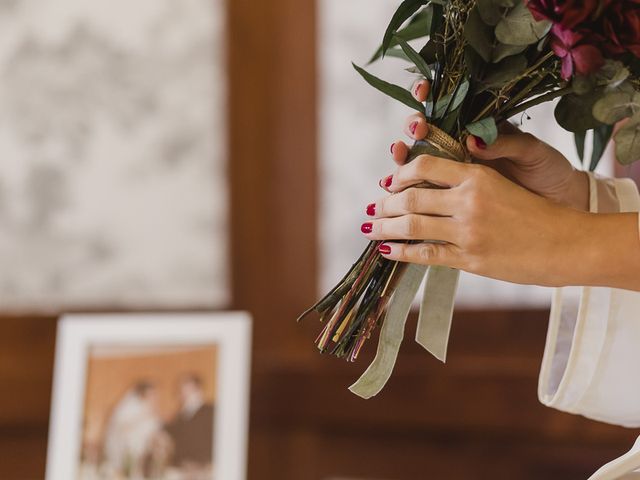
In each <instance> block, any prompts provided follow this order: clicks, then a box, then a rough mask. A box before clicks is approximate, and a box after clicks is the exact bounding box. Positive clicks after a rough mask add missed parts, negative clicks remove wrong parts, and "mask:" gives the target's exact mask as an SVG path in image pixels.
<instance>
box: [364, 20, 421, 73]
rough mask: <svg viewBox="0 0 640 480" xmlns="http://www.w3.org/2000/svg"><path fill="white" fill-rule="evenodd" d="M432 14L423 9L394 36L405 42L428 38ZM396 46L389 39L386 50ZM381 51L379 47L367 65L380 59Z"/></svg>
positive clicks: (392, 38) (394, 42)
mask: <svg viewBox="0 0 640 480" xmlns="http://www.w3.org/2000/svg"><path fill="white" fill-rule="evenodd" d="M432 13H433V12H432V9H431V8H425V9H423V10H422V11H420V13H418V14H417V15H416V16H415V17H413V18H412V19H411V22H410V23H409V25H407V26H406V27H405V28H403V29H401V30H398V31H397V32H396V35H397V36H399V37H401V38H403V39H405V40H406V41H410V40H415V39H417V38H422V37H426V36H428V35H429V28H430V26H431V19H432ZM396 45H397V42H396V41H395V40H394V37H391V42H390V44H389V46H388V47H387V48H391V47H394V46H396ZM382 51H383V50H382V46H380V47H379V48H378V50H376V53H374V54H373V57H371V60H369V64H371V63H373V62H375V61H376V60H378V59H380V58H381V57H382Z"/></svg>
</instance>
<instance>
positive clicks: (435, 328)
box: [349, 126, 469, 399]
mask: <svg viewBox="0 0 640 480" xmlns="http://www.w3.org/2000/svg"><path fill="white" fill-rule="evenodd" d="M423 153H429V154H432V155H438V156H441V157H444V158H449V159H452V160H457V161H459V162H468V161H469V155H468V153H467V151H466V150H465V149H464V147H463V146H462V144H461V143H460V142H458V141H456V140H455V139H453V138H452V137H451V136H449V135H448V134H447V133H445V132H443V131H442V130H440V129H439V128H436V127H434V126H430V128H429V133H428V134H427V137H426V138H425V139H424V142H417V143H416V145H414V147H413V149H412V158H413V157H415V156H417V155H419V154H423ZM426 185H429V184H428V183H427V184H426ZM431 187H433V185H431ZM427 188H429V187H427ZM427 268H428V269H429V272H428V274H427V281H426V282H425V286H424V293H423V295H422V302H421V304H420V316H419V318H418V326H417V329H416V342H418V343H419V344H420V345H422V347H424V348H425V349H426V350H427V351H428V352H429V353H431V354H432V355H433V356H435V357H436V358H437V359H438V360H440V361H441V362H445V361H446V359H447V347H448V345H449V334H450V332H451V320H452V318H453V307H454V300H455V296H456V290H457V288H458V280H459V278H460V272H459V271H458V270H454V269H452V268H448V267H440V266H432V267H425V266H421V265H410V266H409V268H408V269H407V271H406V272H405V273H404V276H403V277H402V279H401V280H400V282H399V283H398V287H397V289H396V291H395V293H394V294H393V298H392V299H391V303H390V304H389V309H388V310H387V315H386V316H385V319H384V324H383V326H382V329H381V330H380V338H379V340H378V350H377V352H376V356H375V358H374V359H373V362H372V363H371V365H369V368H367V370H366V371H365V372H364V373H363V374H362V376H361V377H360V378H359V379H358V381H357V382H356V383H354V384H353V385H351V387H349V390H351V392H353V393H355V394H356V395H358V396H360V397H362V398H365V399H368V398H371V397H373V396H375V395H377V394H378V393H380V391H381V390H382V389H383V388H384V386H385V385H386V383H387V381H388V380H389V378H390V377H391V373H392V372H393V368H394V366H395V364H396V360H397V358H398V351H399V350H400V344H401V343H402V339H403V337H404V328H405V324H406V322H407V316H408V315H409V311H410V310H411V304H412V302H413V299H414V298H415V296H416V293H417V292H418V289H419V288H420V284H421V283H422V280H423V278H424V275H425V272H426V271H427Z"/></svg>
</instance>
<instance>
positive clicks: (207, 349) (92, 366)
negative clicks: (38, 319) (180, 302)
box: [46, 312, 251, 480]
mask: <svg viewBox="0 0 640 480" xmlns="http://www.w3.org/2000/svg"><path fill="white" fill-rule="evenodd" d="M250 337H251V321H250V318H249V316H248V315H247V314H245V313H239V312H238V313H235V312H232V313H203V314H158V315H155V314H132V315H129V314H113V315H69V316H66V317H64V318H62V319H61V320H60V323H59V325H58V338H57V345H56V360H55V371H54V384H53V401H52V407H51V420H50V429H49V449H48V455H47V476H46V478H47V480H116V479H117V480H146V479H154V480H244V479H245V475H246V448H247V419H248V408H249V369H250V351H251V349H250Z"/></svg>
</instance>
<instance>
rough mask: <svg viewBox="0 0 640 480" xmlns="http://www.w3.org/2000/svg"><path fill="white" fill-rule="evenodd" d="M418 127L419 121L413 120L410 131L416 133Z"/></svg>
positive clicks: (412, 133)
mask: <svg viewBox="0 0 640 480" xmlns="http://www.w3.org/2000/svg"><path fill="white" fill-rule="evenodd" d="M417 128H418V122H413V123H412V124H411V125H409V131H410V132H411V135H415V134H416V129H417Z"/></svg>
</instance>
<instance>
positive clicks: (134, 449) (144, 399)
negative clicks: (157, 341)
mask: <svg viewBox="0 0 640 480" xmlns="http://www.w3.org/2000/svg"><path fill="white" fill-rule="evenodd" d="M156 402H157V390H156V386H155V385H154V384H153V383H151V382H148V381H140V382H138V383H136V384H135V385H134V386H132V387H131V388H130V389H129V390H128V391H127V392H126V393H125V394H124V396H123V397H122V399H121V400H120V401H119V402H118V403H117V404H116V406H115V408H114V410H113V413H112V414H111V416H110V417H109V419H108V423H107V428H106V433H105V437H104V463H103V471H104V472H105V475H106V476H107V478H120V477H124V478H144V470H145V462H147V460H148V458H149V457H150V456H151V455H152V454H153V451H152V450H153V448H154V442H156V439H157V438H158V435H159V434H160V432H161V431H162V421H161V419H160V417H159V415H158V412H157V406H156Z"/></svg>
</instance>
